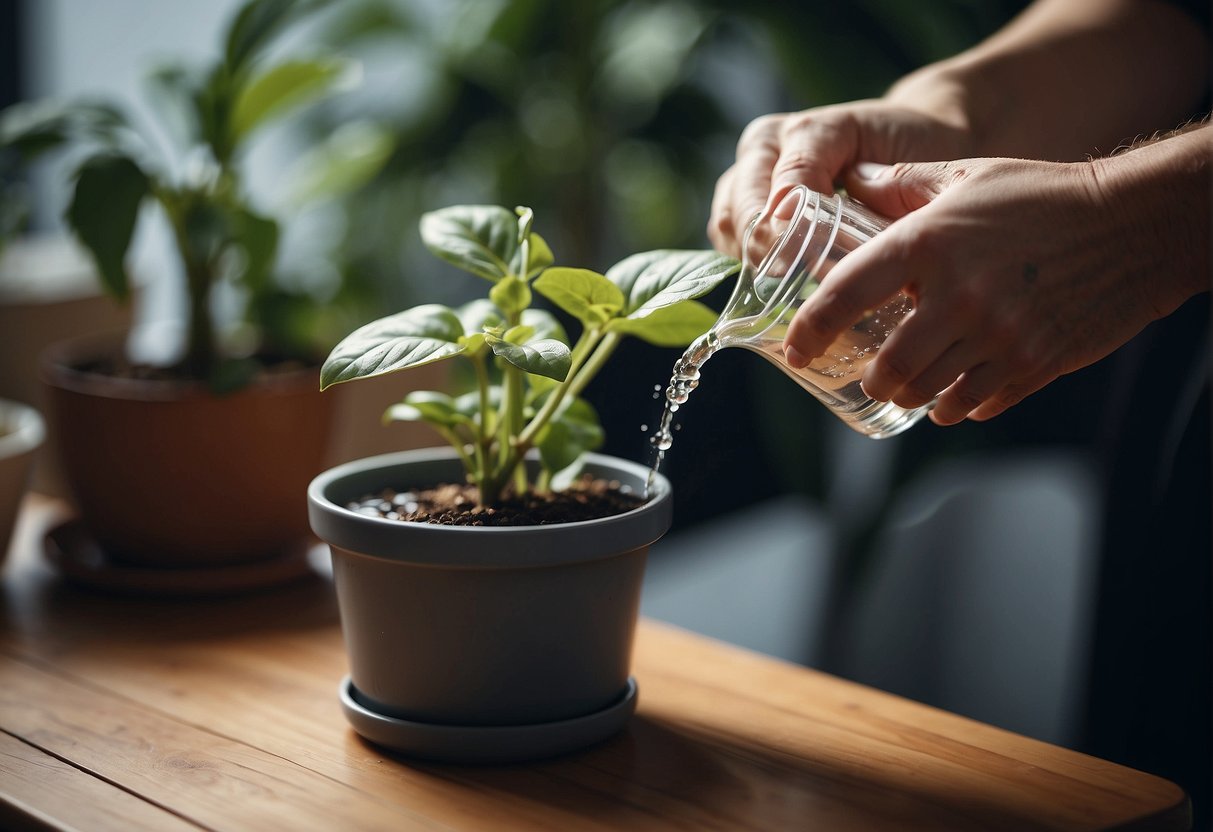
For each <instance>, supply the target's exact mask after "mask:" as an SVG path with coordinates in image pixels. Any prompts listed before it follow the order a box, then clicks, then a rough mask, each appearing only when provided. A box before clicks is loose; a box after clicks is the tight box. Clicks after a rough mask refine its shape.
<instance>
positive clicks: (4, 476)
mask: <svg viewBox="0 0 1213 832" xmlns="http://www.w3.org/2000/svg"><path fill="white" fill-rule="evenodd" d="M45 435H46V428H45V426H44V425H43V423H42V417H41V416H40V415H39V414H38V411H36V410H34V409H33V408H32V407H29V406H28V405H24V404H21V403H19V402H13V401H8V400H7V399H0V566H3V565H4V558H5V555H6V554H7V553H8V544H9V541H10V540H11V538H12V535H13V526H14V525H15V523H16V519H17V510H18V509H19V508H20V507H21V498H22V496H24V494H25V488H26V486H27V485H28V484H29V479H30V471H31V469H32V468H33V463H34V453H35V452H36V451H37V450H38V448H39V446H40V445H41V444H42V441H43V439H44V437H45Z"/></svg>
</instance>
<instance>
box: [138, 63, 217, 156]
mask: <svg viewBox="0 0 1213 832" xmlns="http://www.w3.org/2000/svg"><path fill="white" fill-rule="evenodd" d="M205 80H206V79H205V78H204V77H203V76H201V75H200V74H199V73H198V72H197V71H195V70H191V69H189V68H187V67H184V66H178V65H176V64H170V65H167V66H162V67H158V68H156V69H155V70H153V71H152V73H151V74H150V75H148V76H147V79H146V81H145V83H146V85H147V89H148V92H149V93H150V97H151V98H152V99H153V105H154V106H155V108H156V113H157V115H159V117H160V119H161V121H162V123H163V124H164V125H165V126H166V128H167V130H168V133H169V135H170V136H172V137H173V138H174V139H176V140H177V141H178V142H180V143H181V145H182V146H185V147H189V146H192V145H194V144H196V143H198V142H200V141H203V132H202V117H203V116H202V113H201V112H199V108H198V103H199V94H200V92H201V90H202V88H203V86H204V84H205Z"/></svg>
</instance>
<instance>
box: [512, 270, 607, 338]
mask: <svg viewBox="0 0 1213 832" xmlns="http://www.w3.org/2000/svg"><path fill="white" fill-rule="evenodd" d="M535 291H536V292H538V293H539V294H541V295H543V296H544V297H545V298H547V299H548V300H550V301H551V302H552V303H554V304H556V305H557V306H559V307H560V308H561V309H563V310H564V311H565V312H568V313H569V314H570V315H572V316H573V317H574V318H576V319H577V320H579V321H581V322H582V323H583V324H585V325H586V326H600V325H602V324H604V323H606V321H607V320H609V319H610V318H613V317H614V316H615V315H617V314H618V313H619V312H620V311H621V310H622V309H623V305H624V304H625V303H626V302H627V298H625V297H624V295H623V292H622V291H621V290H620V288H619V287H618V286H616V285H615V284H614V283H612V282H611V281H609V280H607V278H606V277H605V276H603V275H601V274H598V272H592V271H590V270H589V269H569V268H563V267H559V268H551V269H548V270H547V271H545V272H544V273H543V274H541V275H539V277H538V278H537V279H536V280H535Z"/></svg>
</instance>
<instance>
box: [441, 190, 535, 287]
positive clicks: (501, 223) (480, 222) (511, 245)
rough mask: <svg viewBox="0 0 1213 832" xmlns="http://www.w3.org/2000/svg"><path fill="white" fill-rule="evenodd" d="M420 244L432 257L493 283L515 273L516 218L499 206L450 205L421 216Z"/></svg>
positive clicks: (516, 248) (516, 249) (516, 247)
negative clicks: (513, 267) (431, 253)
mask: <svg viewBox="0 0 1213 832" xmlns="http://www.w3.org/2000/svg"><path fill="white" fill-rule="evenodd" d="M421 241H422V242H423V243H425V247H426V248H428V249H429V250H430V251H431V252H433V254H434V255H435V256H437V257H440V258H441V259H443V260H445V261H447V262H448V263H451V264H452V265H455V266H458V267H459V268H461V269H463V270H464V271H466V272H471V273H472V274H474V275H478V276H480V277H483V278H486V279H488V280H491V281H493V282H494V283H496V282H497V281H498V280H501V278H503V277H505V276H507V275H509V274H511V273H514V272H513V270H512V267H511V265H510V264H511V263H512V262H513V261H514V259H515V257H517V256H519V254H518V218H517V217H516V216H515V215H514V212H513V211H507V210H506V209H505V208H502V207H500V206H498V205H453V206H451V207H449V208H441V209H439V210H437V211H430V212H428V213H426V214H423V215H422V217H421ZM533 260H534V258H533V257H532V261H533Z"/></svg>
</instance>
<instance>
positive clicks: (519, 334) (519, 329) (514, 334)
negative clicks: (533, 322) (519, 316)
mask: <svg viewBox="0 0 1213 832" xmlns="http://www.w3.org/2000/svg"><path fill="white" fill-rule="evenodd" d="M501 337H502V339H503V340H506V341H509V342H510V343H511V344H525V343H526V342H527V341H529V340H531V339H532V338H534V337H535V328H534V327H530V326H527V325H526V324H519V325H518V326H514V327H510V328H509V329H508V330H506V333H505V334H504V335H502V336H501Z"/></svg>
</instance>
